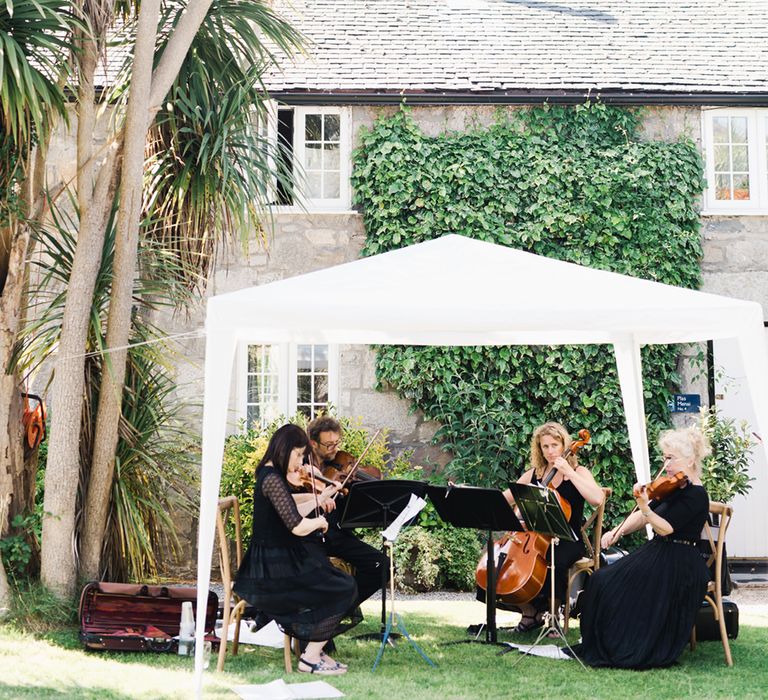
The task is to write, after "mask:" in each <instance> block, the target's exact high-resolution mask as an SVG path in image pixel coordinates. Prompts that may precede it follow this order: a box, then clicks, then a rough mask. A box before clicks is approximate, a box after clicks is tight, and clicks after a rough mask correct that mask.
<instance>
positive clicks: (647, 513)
mask: <svg viewBox="0 0 768 700" xmlns="http://www.w3.org/2000/svg"><path fill="white" fill-rule="evenodd" d="M640 512H641V513H642V515H643V517H644V518H647V517H648V516H649V515H650V514H651V509H650V508H649V509H648V510H641V511H640Z"/></svg>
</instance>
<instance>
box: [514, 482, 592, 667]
mask: <svg viewBox="0 0 768 700" xmlns="http://www.w3.org/2000/svg"><path fill="white" fill-rule="evenodd" d="M509 489H510V491H511V492H512V497H513V498H514V499H515V505H516V506H517V508H518V509H519V511H520V513H521V514H522V516H523V519H524V520H525V523H526V525H527V526H528V529H529V530H530V531H532V532H536V533H538V534H540V535H547V536H549V537H551V538H552V542H551V544H550V547H549V569H550V572H549V574H550V575H549V613H548V615H547V617H548V618H549V619H548V621H547V624H546V625H544V627H542V631H541V633H540V634H539V636H538V637H537V638H536V641H535V642H534V643H533V644H531V645H530V646H529V647H528V648H527V649H526V650H525V651H523V650H522V649H519V647H518V646H517V645H514V644H510V643H509V642H505V646H506V647H507V648H506V649H503V650H502V651H500V652H499V654H506V653H507V652H510V651H520V652H521V654H522V656H521V657H520V658H521V659H522V658H523V657H524V656H526V655H528V654H530V653H531V651H532V650H533V648H534V647H536V646H538V644H539V642H541V640H542V639H544V638H545V637H547V636H548V635H550V634H556V635H557V636H558V637H559V638H560V639H562V640H563V642H564V643H565V645H566V646H567V647H568V648H569V649H571V645H570V644H568V640H567V639H566V638H565V635H564V634H563V632H562V630H561V629H560V626H559V625H558V624H557V617H556V615H557V611H556V610H555V545H556V544H557V542H558V540H561V539H562V540H566V541H568V542H574V541H575V540H576V539H577V537H576V533H575V532H574V531H573V528H571V526H570V525H569V524H568V519H567V518H566V517H565V513H564V512H563V509H562V507H561V506H560V501H559V500H558V498H557V494H556V492H555V491H554V490H553V489H549V488H547V487H546V486H538V485H533V484H511V485H510V487H509ZM571 652H573V649H571ZM572 656H573V658H574V659H576V660H577V661H578V662H579V663H580V664H581V665H582V666H584V664H583V663H582V662H581V659H579V658H578V657H577V656H576V654H572ZM518 661H520V659H518ZM515 663H517V662H515Z"/></svg>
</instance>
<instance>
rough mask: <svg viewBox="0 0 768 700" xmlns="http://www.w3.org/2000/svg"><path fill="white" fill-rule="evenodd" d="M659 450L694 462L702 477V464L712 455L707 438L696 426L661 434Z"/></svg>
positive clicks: (697, 472) (697, 473) (666, 431)
mask: <svg viewBox="0 0 768 700" xmlns="http://www.w3.org/2000/svg"><path fill="white" fill-rule="evenodd" d="M659 449H661V451H662V452H674V453H676V454H678V455H679V456H680V457H684V458H686V459H690V460H692V461H693V468H694V470H695V471H696V475H697V476H701V463H702V461H703V460H704V458H705V457H707V456H708V455H710V454H712V448H711V447H710V445H709V440H708V439H707V436H706V435H704V433H702V432H701V430H699V428H698V427H696V426H695V425H691V426H689V427H688V428H677V429H676V430H665V431H664V432H662V433H660V434H659Z"/></svg>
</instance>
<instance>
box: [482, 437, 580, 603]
mask: <svg viewBox="0 0 768 700" xmlns="http://www.w3.org/2000/svg"><path fill="white" fill-rule="evenodd" d="M590 438H591V435H590V434H589V431H588V430H586V429H584V430H580V431H579V439H578V440H574V441H573V442H572V443H571V444H570V446H569V447H568V449H567V450H566V451H565V452H564V453H563V455H562V457H563V459H567V458H568V457H570V456H571V455H573V454H576V452H577V451H578V450H579V449H581V448H582V447H583V446H584V445H586V444H587V443H588V442H589V440H590ZM555 474H557V469H556V468H555V467H553V468H552V469H551V470H550V471H549V473H548V474H547V475H546V477H545V478H544V481H543V482H542V485H543V486H546V487H548V488H550V489H552V490H553V491H554V492H555V494H556V496H557V499H558V501H559V502H560V506H561V507H562V509H563V512H564V513H565V517H566V519H569V518H570V517H571V506H570V504H569V503H568V501H566V500H565V499H564V498H563V497H562V496H561V495H560V494H559V493H557V491H555V490H554V487H552V486H550V483H551V481H552V479H553V478H554V477H555ZM551 539H552V538H551V537H549V536H548V535H540V534H539V533H537V532H528V531H523V532H507V533H506V534H504V535H503V536H502V537H501V538H500V539H499V540H497V541H496V542H495V543H494V547H493V556H494V560H495V561H496V567H497V569H496V570H497V579H496V596H497V598H498V599H499V600H501V601H502V602H503V603H506V604H507V605H522V604H523V603H528V602H529V601H531V600H533V599H534V598H535V597H536V596H537V595H538V594H539V592H540V591H541V589H542V588H543V587H544V581H545V579H546V576H547V567H548V562H547V550H548V549H549V545H550V542H551ZM486 564H487V558H486V555H483V556H482V557H481V558H480V561H479V562H478V564H477V569H476V570H475V581H476V582H477V585H478V587H480V588H482V589H483V590H487V588H488V571H487V568H486Z"/></svg>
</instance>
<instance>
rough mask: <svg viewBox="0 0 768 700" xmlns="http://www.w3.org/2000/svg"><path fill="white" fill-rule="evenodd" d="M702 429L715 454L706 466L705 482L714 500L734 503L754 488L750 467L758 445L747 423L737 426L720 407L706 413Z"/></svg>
mask: <svg viewBox="0 0 768 700" xmlns="http://www.w3.org/2000/svg"><path fill="white" fill-rule="evenodd" d="M700 425H701V430H702V432H703V433H704V434H705V435H706V436H707V438H709V442H710V445H711V446H712V454H710V455H709V457H707V458H705V459H704V463H703V464H702V473H701V482H702V484H704V486H705V487H706V489H707V493H709V498H710V500H712V501H721V502H723V503H730V502H731V501H732V500H733V498H734V497H735V496H744V495H746V494H747V493H749V490H750V489H751V488H752V487H751V486H750V482H751V481H754V478H753V477H750V476H749V465H750V461H751V459H752V452H753V450H754V448H755V445H756V444H757V443H756V442H755V440H754V439H753V437H752V433H751V432H750V429H749V425H748V423H747V422H746V421H741V422H740V423H737V422H736V421H735V420H734V419H733V418H727V417H725V416H723V415H722V414H720V413H719V412H718V411H717V409H716V408H711V409H710V410H709V411H704V412H702V415H701V422H700Z"/></svg>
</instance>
